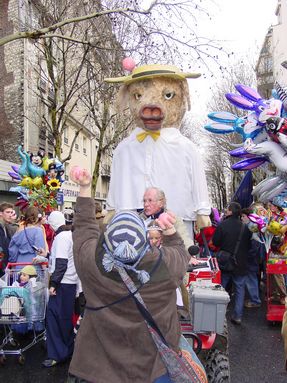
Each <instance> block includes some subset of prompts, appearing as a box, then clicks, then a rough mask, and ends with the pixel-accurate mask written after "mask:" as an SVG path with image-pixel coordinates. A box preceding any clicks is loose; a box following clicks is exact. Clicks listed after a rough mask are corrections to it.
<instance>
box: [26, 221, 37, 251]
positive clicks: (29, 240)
mask: <svg viewBox="0 0 287 383" xmlns="http://www.w3.org/2000/svg"><path fill="white" fill-rule="evenodd" d="M24 233H25V235H26V238H27V241H28V243H29V245H30V247H31V249H32V250H33V252H34V253H35V250H34V249H33V246H32V244H31V242H30V239H29V237H28V234H27V231H26V228H25V227H24Z"/></svg>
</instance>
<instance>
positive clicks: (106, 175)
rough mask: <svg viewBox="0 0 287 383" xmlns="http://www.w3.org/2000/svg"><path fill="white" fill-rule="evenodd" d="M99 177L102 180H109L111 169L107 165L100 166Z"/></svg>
mask: <svg viewBox="0 0 287 383" xmlns="http://www.w3.org/2000/svg"><path fill="white" fill-rule="evenodd" d="M101 176H102V177H103V178H110V177H111V167H110V166H109V165H103V166H102V171H101Z"/></svg>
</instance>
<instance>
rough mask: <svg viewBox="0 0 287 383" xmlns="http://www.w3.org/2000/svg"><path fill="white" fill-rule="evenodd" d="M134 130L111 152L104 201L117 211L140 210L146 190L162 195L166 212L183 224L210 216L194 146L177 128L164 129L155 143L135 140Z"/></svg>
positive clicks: (202, 175) (204, 183) (206, 194)
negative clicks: (107, 186)
mask: <svg viewBox="0 0 287 383" xmlns="http://www.w3.org/2000/svg"><path fill="white" fill-rule="evenodd" d="M143 131H144V130H143V129H141V128H135V129H134V131H133V132H132V133H131V134H130V136H129V137H127V138H125V139H124V140H123V141H122V142H121V143H120V144H119V145H118V147H117V148H116V150H115V151H114V156H113V163H112V172H111V182H110V188H109V193H108V198H107V204H108V208H109V209H115V210H116V211H120V210H125V209H131V210H134V209H141V208H143V202H142V199H143V194H144V191H145V189H146V188H147V187H152V186H153V187H158V188H160V189H162V190H163V191H164V192H165V195H166V198H167V205H168V208H169V209H170V210H171V211H173V212H174V213H175V214H176V215H178V216H180V217H182V218H183V219H186V220H196V216H197V214H202V215H209V214H210V204H209V197H208V190H207V184H206V178H205V174H204V169H203V163H202V160H201V158H200V156H199V154H198V152H197V149H196V147H195V145H194V144H193V143H192V142H191V141H190V140H189V139H188V138H186V137H184V136H183V135H182V134H181V133H180V131H179V130H178V128H164V129H161V131H160V137H159V138H158V139H157V140H156V141H154V140H153V138H152V137H150V136H147V137H146V138H145V140H144V141H143V142H141V143H140V142H139V141H138V140H137V138H136V135H137V134H138V133H141V132H143Z"/></svg>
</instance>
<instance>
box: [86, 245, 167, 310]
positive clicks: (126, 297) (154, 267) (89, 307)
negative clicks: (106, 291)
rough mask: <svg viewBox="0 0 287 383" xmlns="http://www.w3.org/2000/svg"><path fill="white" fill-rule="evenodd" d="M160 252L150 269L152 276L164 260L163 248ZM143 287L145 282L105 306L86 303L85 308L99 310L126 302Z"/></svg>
mask: <svg viewBox="0 0 287 383" xmlns="http://www.w3.org/2000/svg"><path fill="white" fill-rule="evenodd" d="M159 252H160V254H159V257H158V259H157V261H156V263H155V264H154V266H153V268H152V269H151V271H150V273H149V275H150V276H152V275H153V274H154V272H155V271H156V270H157V268H158V267H159V265H160V262H161V260H162V257H163V254H162V251H161V249H159ZM142 287H143V284H142V283H141V284H140V285H139V287H138V288H137V289H136V290H135V291H133V292H130V291H129V294H128V295H125V296H123V297H121V298H119V299H117V300H116V301H113V302H111V303H108V304H107V305H104V306H98V307H91V306H87V305H86V306H85V309H87V310H91V311H99V310H102V309H105V308H107V307H111V306H113V305H116V304H118V303H121V302H124V301H125V300H126V299H129V298H131V297H134V295H135V294H137V293H138V291H139V290H140V289H141V288H142Z"/></svg>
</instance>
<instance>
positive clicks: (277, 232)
mask: <svg viewBox="0 0 287 383" xmlns="http://www.w3.org/2000/svg"><path fill="white" fill-rule="evenodd" d="M248 218H249V223H248V227H249V229H250V231H252V232H253V238H254V239H255V240H257V241H259V242H261V243H264V245H265V248H266V251H267V252H269V250H270V249H271V248H272V241H273V239H275V237H276V252H278V253H279V254H281V255H284V256H287V238H285V237H286V235H285V234H286V232H287V216H286V215H285V213H281V214H274V213H273V212H272V211H271V210H270V209H268V210H267V209H265V208H264V207H262V206H260V207H256V208H255V209H254V212H253V213H252V214H249V215H248Z"/></svg>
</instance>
